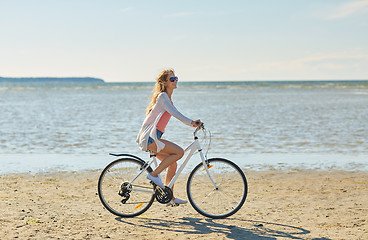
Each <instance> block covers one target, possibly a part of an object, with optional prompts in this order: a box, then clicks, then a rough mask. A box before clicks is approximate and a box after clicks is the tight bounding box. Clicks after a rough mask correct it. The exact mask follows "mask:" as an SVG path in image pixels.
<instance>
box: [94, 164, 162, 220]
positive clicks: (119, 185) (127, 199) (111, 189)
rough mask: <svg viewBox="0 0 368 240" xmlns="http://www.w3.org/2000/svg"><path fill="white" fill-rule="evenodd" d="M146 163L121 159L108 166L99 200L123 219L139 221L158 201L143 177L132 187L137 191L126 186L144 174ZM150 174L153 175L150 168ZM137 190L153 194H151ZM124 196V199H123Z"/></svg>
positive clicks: (102, 181) (152, 187) (99, 185)
mask: <svg viewBox="0 0 368 240" xmlns="http://www.w3.org/2000/svg"><path fill="white" fill-rule="evenodd" d="M144 164H145V162H144V161H139V160H137V159H133V158H121V159H117V160H115V161H113V162H111V163H110V164H108V165H107V166H106V167H105V169H104V170H103V171H102V172H101V175H100V178H99V180H98V196H99V198H100V200H101V202H102V204H103V206H104V207H105V208H106V209H107V210H108V211H109V212H111V213H113V214H115V215H117V216H120V217H125V218H128V217H135V216H138V215H140V214H142V213H144V212H145V211H147V210H148V209H149V208H150V207H151V205H152V203H153V201H154V200H155V194H154V191H155V190H154V186H153V185H152V184H151V183H150V181H149V180H148V179H146V176H147V175H146V174H141V175H140V176H139V177H138V178H137V179H136V180H135V181H134V182H133V184H132V189H133V190H127V189H126V188H125V187H124V186H126V185H127V184H128V183H130V182H131V181H132V180H133V179H134V178H135V177H136V176H137V175H138V173H139V172H140V171H141V169H142V168H143V165H144ZM147 171H148V172H149V171H152V169H151V168H150V167H149V168H148V169H147ZM134 190H147V191H150V190H152V194H151V193H147V192H141V191H134ZM122 195H123V196H122Z"/></svg>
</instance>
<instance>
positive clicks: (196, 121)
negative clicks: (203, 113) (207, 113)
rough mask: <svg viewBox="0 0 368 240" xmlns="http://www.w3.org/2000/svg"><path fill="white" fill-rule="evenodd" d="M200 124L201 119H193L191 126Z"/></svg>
mask: <svg viewBox="0 0 368 240" xmlns="http://www.w3.org/2000/svg"><path fill="white" fill-rule="evenodd" d="M201 125H202V122H201V120H199V119H198V120H195V121H192V126H193V127H199V126H201Z"/></svg>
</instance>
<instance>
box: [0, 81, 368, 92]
mask: <svg viewBox="0 0 368 240" xmlns="http://www.w3.org/2000/svg"><path fill="white" fill-rule="evenodd" d="M153 86H154V83H153V82H120V83H77V82H72V83H0V91H34V90H139V89H141V90H151V89H152V88H153ZM179 86H180V88H183V89H203V88H204V89H258V88H270V89H273V88H274V89H328V88H338V89H343V88H355V89H367V88H368V80H362V81H237V82H232V81H222V82H180V83H179Z"/></svg>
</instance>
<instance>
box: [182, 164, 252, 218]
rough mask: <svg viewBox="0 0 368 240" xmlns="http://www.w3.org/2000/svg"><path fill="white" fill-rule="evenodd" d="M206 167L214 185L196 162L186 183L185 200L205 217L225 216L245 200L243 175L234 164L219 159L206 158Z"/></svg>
mask: <svg viewBox="0 0 368 240" xmlns="http://www.w3.org/2000/svg"><path fill="white" fill-rule="evenodd" d="M207 168H208V171H209V173H210V176H211V178H212V179H213V181H214V183H215V184H214V183H213V182H212V181H211V179H210V177H209V176H208V174H207V170H206V169H205V167H204V166H203V164H202V163H200V164H198V165H197V166H196V167H195V168H194V169H193V171H192V172H191V174H190V175H189V178H188V182H187V194H188V199H189V202H190V204H191V205H192V206H193V208H194V209H195V210H196V211H197V212H199V213H200V214H202V215H204V216H206V217H210V218H226V217H229V216H231V215H233V214H234V213H236V212H237V211H239V209H240V208H241V207H242V206H243V204H244V202H245V199H246V197H247V192H248V184H247V180H246V177H245V175H244V173H243V171H242V170H241V169H240V168H239V167H238V166H237V165H236V164H235V163H233V162H231V161H229V160H226V159H222V158H213V159H209V160H207ZM216 187H217V188H216Z"/></svg>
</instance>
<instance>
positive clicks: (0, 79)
mask: <svg viewBox="0 0 368 240" xmlns="http://www.w3.org/2000/svg"><path fill="white" fill-rule="evenodd" d="M0 82H13V83H15V82H95V83H104V82H105V81H104V80H102V79H100V78H92V77H64V78H62V77H27V78H24V77H22V78H8V77H0Z"/></svg>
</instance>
